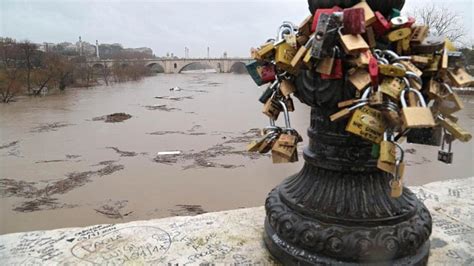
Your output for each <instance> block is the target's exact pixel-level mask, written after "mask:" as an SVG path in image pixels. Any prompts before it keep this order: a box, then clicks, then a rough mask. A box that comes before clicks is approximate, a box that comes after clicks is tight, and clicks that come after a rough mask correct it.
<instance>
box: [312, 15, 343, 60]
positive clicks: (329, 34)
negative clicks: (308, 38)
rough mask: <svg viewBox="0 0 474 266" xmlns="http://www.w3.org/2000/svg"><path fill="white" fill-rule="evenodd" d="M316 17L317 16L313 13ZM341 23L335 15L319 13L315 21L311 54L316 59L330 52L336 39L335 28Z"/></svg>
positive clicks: (336, 32)
mask: <svg viewBox="0 0 474 266" xmlns="http://www.w3.org/2000/svg"><path fill="white" fill-rule="evenodd" d="M314 18H315V19H316V18H317V16H316V15H315V16H314ZM341 24H342V23H341V22H340V21H338V19H337V17H336V16H332V15H328V14H324V13H323V14H321V15H320V16H319V20H318V23H317V28H316V31H315V33H314V34H315V37H314V41H313V46H312V49H311V56H312V57H313V58H315V59H317V60H320V59H323V58H324V57H326V56H329V55H331V54H332V49H333V47H334V44H335V43H336V40H337V34H338V31H337V29H338V28H339V27H340V25H341Z"/></svg>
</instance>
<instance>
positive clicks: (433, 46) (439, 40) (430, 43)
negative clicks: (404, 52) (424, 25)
mask: <svg viewBox="0 0 474 266" xmlns="http://www.w3.org/2000/svg"><path fill="white" fill-rule="evenodd" d="M444 43H445V39H444V38H443V37H441V36H434V35H433V36H428V37H426V38H425V39H424V40H423V42H421V43H420V44H414V43H413V42H412V45H411V51H412V52H413V53H414V54H434V53H435V52H437V51H440V50H442V49H443V48H444Z"/></svg>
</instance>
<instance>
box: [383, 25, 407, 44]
mask: <svg viewBox="0 0 474 266" xmlns="http://www.w3.org/2000/svg"><path fill="white" fill-rule="evenodd" d="M410 35H411V29H410V28H402V29H398V30H395V31H392V32H390V33H389V34H387V39H388V40H389V41H390V42H396V41H400V40H403V39H405V38H408V37H409V36H410Z"/></svg>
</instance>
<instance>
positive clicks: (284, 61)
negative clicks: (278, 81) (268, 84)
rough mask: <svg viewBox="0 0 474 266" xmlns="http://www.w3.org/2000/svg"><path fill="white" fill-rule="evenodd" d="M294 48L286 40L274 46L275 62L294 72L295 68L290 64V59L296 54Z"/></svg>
mask: <svg viewBox="0 0 474 266" xmlns="http://www.w3.org/2000/svg"><path fill="white" fill-rule="evenodd" d="M296 52H297V51H296V49H295V48H294V47H293V46H291V45H290V44H289V43H287V42H283V43H281V44H279V45H278V46H277V47H275V64H276V65H277V66H278V67H279V68H281V69H283V70H285V71H288V72H290V73H295V72H296V69H295V68H293V67H292V66H291V60H292V59H293V57H295V55H296Z"/></svg>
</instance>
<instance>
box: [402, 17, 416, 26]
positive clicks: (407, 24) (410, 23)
mask: <svg viewBox="0 0 474 266" xmlns="http://www.w3.org/2000/svg"><path fill="white" fill-rule="evenodd" d="M415 22H416V19H415V18H414V17H408V22H407V23H406V24H405V25H403V27H404V28H411V26H413V24H415Z"/></svg>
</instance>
